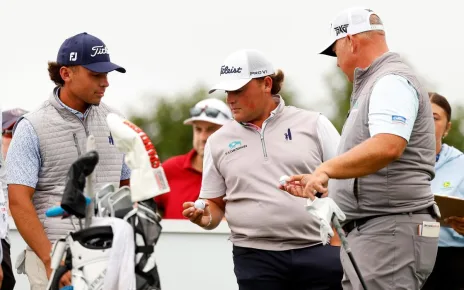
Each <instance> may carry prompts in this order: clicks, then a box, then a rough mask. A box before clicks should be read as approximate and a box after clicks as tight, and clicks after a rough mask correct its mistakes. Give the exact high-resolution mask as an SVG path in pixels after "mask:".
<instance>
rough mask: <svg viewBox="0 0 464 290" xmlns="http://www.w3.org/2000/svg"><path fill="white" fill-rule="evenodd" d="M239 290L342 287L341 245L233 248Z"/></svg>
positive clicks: (307, 289)
mask: <svg viewBox="0 0 464 290" xmlns="http://www.w3.org/2000/svg"><path fill="white" fill-rule="evenodd" d="M233 257H234V271H235V276H236V277H237V283H238V285H239V289H240V290H341V289H342V286H341V281H342V277H343V269H342V265H341V262H340V247H334V246H330V245H326V246H322V245H318V246H313V247H308V248H302V249H296V250H288V251H266V250H259V249H252V248H244V247H237V246H234V247H233Z"/></svg>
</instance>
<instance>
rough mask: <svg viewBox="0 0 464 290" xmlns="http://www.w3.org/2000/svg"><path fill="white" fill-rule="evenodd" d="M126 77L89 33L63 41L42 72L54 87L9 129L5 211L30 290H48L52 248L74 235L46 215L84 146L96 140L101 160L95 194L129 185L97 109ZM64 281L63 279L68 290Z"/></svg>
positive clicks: (61, 222)
mask: <svg viewBox="0 0 464 290" xmlns="http://www.w3.org/2000/svg"><path fill="white" fill-rule="evenodd" d="M114 70H116V71H118V72H121V73H124V72H125V69H124V68H122V67H120V66H118V65H115V64H114V63H112V62H111V61H110V56H109V54H108V50H107V48H106V45H105V44H104V43H103V42H102V41H101V40H100V39H98V38H97V37H95V36H92V35H90V34H87V33H81V34H77V35H75V36H73V37H71V38H68V39H66V40H65V41H64V42H63V44H62V45H61V47H60V49H59V52H58V56H57V61H56V62H49V64H48V72H49V75H50V78H51V80H52V81H53V82H54V83H55V84H56V88H55V89H54V90H53V92H52V94H51V95H50V97H49V98H48V100H46V101H45V102H44V103H43V104H42V105H41V106H40V107H39V108H38V109H37V110H35V111H33V112H30V113H28V114H26V115H24V116H23V117H22V118H21V119H19V120H18V122H17V124H16V125H15V128H14V135H13V139H12V141H11V144H10V148H9V151H8V156H7V176H8V192H9V198H10V210H11V214H12V216H13V218H14V221H15V223H16V226H17V228H18V231H19V233H20V234H21V236H22V237H23V238H24V240H25V241H26V243H27V245H28V248H27V249H26V251H25V260H23V261H22V263H21V261H19V263H18V264H19V265H17V266H19V268H18V270H19V271H24V272H25V274H26V275H27V276H28V279H29V282H30V285H31V289H34V290H39V289H40V290H42V289H45V288H46V286H47V280H48V277H49V276H50V274H51V269H50V250H51V247H52V243H53V242H54V241H55V240H56V239H58V238H60V237H62V236H63V235H65V234H67V233H68V232H69V231H72V230H74V228H73V226H72V225H71V223H70V221H69V219H61V218H59V217H57V218H47V217H45V211H46V210H47V209H48V208H50V207H52V206H55V205H57V204H59V203H60V202H61V197H62V192H63V190H64V186H65V182H66V174H67V172H68V170H69V168H70V166H71V164H72V163H73V162H74V161H75V160H76V159H77V158H78V157H79V156H80V155H81V154H83V153H85V152H86V140H87V136H89V135H90V134H92V135H94V136H95V139H96V143H97V144H96V146H97V150H98V152H99V156H100V158H99V163H98V165H97V167H96V169H95V172H96V190H98V188H99V187H101V186H103V185H105V184H107V183H113V184H115V185H116V186H118V185H121V186H122V185H128V184H129V178H130V170H129V168H128V167H127V166H126V165H125V164H124V162H123V155H122V154H121V153H120V152H119V151H118V149H117V148H116V146H115V145H114V142H113V138H112V136H111V133H110V130H109V129H108V126H107V124H106V116H107V114H108V113H110V112H114V110H112V109H111V108H110V107H108V106H107V105H105V104H104V103H102V102H101V99H102V98H103V96H104V93H105V90H106V88H107V87H108V86H109V83H108V78H107V75H108V73H109V72H111V71H114ZM69 279H70V276H69V275H66V276H65V277H64V279H62V283H63V284H69V283H70V281H69Z"/></svg>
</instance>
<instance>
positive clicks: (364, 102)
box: [329, 52, 435, 221]
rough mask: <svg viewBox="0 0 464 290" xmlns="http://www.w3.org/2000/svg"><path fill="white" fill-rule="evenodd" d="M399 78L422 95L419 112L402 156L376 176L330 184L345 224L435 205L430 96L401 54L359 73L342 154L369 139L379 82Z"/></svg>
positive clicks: (343, 138) (375, 62) (433, 139)
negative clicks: (371, 104) (391, 76)
mask: <svg viewBox="0 0 464 290" xmlns="http://www.w3.org/2000/svg"><path fill="white" fill-rule="evenodd" d="M388 74H395V75H400V76H402V77H404V78H406V79H407V80H408V82H409V83H410V84H411V85H412V86H413V87H414V88H415V89H416V91H417V92H418V94H419V109H418V114H417V118H416V121H415V123H414V127H413V130H412V134H411V137H410V140H409V143H408V145H407V147H406V149H405V150H404V153H403V155H402V156H401V157H400V158H399V159H398V160H396V161H394V162H392V163H390V164H389V165H388V166H386V167H385V168H382V169H381V170H379V171H377V172H376V173H373V174H370V175H367V176H364V177H359V178H353V179H344V180H336V179H334V180H331V181H330V182H329V196H330V197H332V198H333V199H334V200H335V202H336V203H337V204H338V205H339V206H340V208H341V209H342V210H343V211H344V212H345V214H346V216H347V221H349V220H354V219H359V218H362V217H367V216H375V215H383V214H395V213H405V212H414V211H417V210H421V209H424V208H427V207H429V206H430V205H432V204H433V200H434V199H433V195H432V192H431V189H430V181H431V180H432V179H433V177H434V176H435V171H434V164H435V129H434V121H433V116H432V109H431V105H430V102H429V97H428V93H427V91H426V90H425V89H424V87H423V86H422V85H421V84H420V83H419V81H418V80H417V78H416V76H415V75H414V73H413V72H412V71H411V69H410V68H409V67H408V66H407V65H405V64H404V63H403V62H402V61H401V59H400V57H399V55H398V54H396V53H391V52H389V53H386V54H384V55H383V56H381V57H379V58H378V59H376V60H375V61H374V62H373V63H372V65H371V66H370V67H368V68H366V69H356V71H355V78H354V82H353V93H352V95H351V108H350V113H349V115H348V118H347V120H346V122H345V125H344V127H343V131H342V135H341V139H340V145H339V148H338V151H339V152H338V153H339V154H342V153H344V152H346V151H348V150H350V149H351V148H353V147H354V146H356V145H358V144H360V143H362V142H363V141H365V140H367V139H369V138H370V134H369V126H368V113H369V112H368V111H369V100H370V96H371V93H372V89H373V87H374V85H375V83H376V81H377V80H378V79H380V78H381V77H383V76H385V75H388Z"/></svg>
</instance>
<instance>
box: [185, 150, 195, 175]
mask: <svg viewBox="0 0 464 290" xmlns="http://www.w3.org/2000/svg"><path fill="white" fill-rule="evenodd" d="M196 154H197V151H195V149H192V150H190V152H189V153H187V157H186V158H185V160H184V165H183V168H184V169H190V170H194V171H195V172H198V170H196V169H195V168H193V166H192V159H193V158H194V157H195V155H196Z"/></svg>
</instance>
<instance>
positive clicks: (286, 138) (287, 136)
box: [284, 128, 292, 141]
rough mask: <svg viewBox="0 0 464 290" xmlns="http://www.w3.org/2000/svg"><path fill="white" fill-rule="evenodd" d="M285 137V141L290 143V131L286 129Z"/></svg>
mask: <svg viewBox="0 0 464 290" xmlns="http://www.w3.org/2000/svg"><path fill="white" fill-rule="evenodd" d="M284 136H285V141H291V140H292V131H291V130H290V128H288V129H287V133H284Z"/></svg>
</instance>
